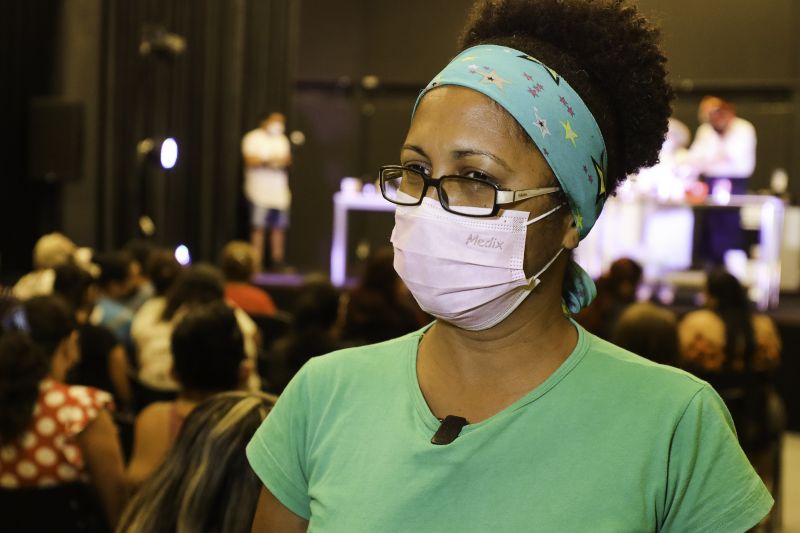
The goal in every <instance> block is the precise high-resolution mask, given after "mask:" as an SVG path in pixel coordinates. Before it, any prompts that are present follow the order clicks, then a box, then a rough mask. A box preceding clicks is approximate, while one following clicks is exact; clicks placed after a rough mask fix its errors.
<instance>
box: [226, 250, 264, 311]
mask: <svg viewBox="0 0 800 533" xmlns="http://www.w3.org/2000/svg"><path fill="white" fill-rule="evenodd" d="M221 263H222V265H221V266H222V273H223V275H224V276H225V298H226V299H228V300H229V301H231V302H233V303H235V304H236V305H237V306H238V307H240V308H241V309H243V310H244V311H245V312H246V313H248V314H250V315H260V316H275V313H276V312H277V308H276V307H275V302H273V301H272V298H271V297H270V295H269V294H267V293H266V292H265V291H264V290H262V289H260V288H259V287H256V286H255V285H252V284H251V283H250V280H251V279H252V278H253V274H255V272H256V265H257V264H258V254H257V253H256V249H255V248H253V245H252V244H250V243H248V242H244V241H232V242H229V243H228V244H227V245H226V246H225V248H223V249H222V260H221Z"/></svg>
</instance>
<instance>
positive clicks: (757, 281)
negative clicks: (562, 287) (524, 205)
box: [575, 195, 784, 310]
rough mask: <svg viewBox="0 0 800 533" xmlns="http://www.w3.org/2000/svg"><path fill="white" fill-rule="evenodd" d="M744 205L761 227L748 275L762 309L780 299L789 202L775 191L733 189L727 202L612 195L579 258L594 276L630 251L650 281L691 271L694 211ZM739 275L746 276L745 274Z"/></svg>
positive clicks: (744, 210) (746, 213)
mask: <svg viewBox="0 0 800 533" xmlns="http://www.w3.org/2000/svg"><path fill="white" fill-rule="evenodd" d="M732 207H736V208H739V209H740V210H741V213H742V218H743V220H751V221H752V220H753V219H755V223H752V222H751V223H750V224H751V226H755V227H757V229H758V231H759V247H758V253H757V254H756V257H755V258H754V261H753V262H752V265H748V266H747V267H746V268H747V272H746V276H744V277H746V278H747V279H745V280H743V281H744V282H745V283H746V284H749V285H751V289H752V291H751V297H753V299H754V301H755V302H756V304H757V306H758V307H759V309H762V310H764V309H767V308H769V307H774V306H776V305H777V304H778V295H779V292H780V278H781V239H782V231H783V223H784V202H783V201H782V200H781V199H779V198H776V197H774V196H763V195H733V196H731V197H730V200H729V201H728V202H727V203H715V202H714V201H713V199H711V198H709V199H708V200H706V201H705V202H703V203H699V204H694V203H687V202H682V201H662V200H658V199H655V198H651V197H647V196H635V197H631V198H625V199H623V198H618V197H612V198H609V200H608V201H607V202H606V205H605V208H604V209H603V213H602V215H601V216H600V218H599V220H598V221H597V223H596V224H595V226H594V228H593V229H592V231H591V232H590V233H589V235H588V236H587V237H586V238H585V239H584V240H583V241H582V242H581V243H580V245H579V246H578V248H577V249H576V251H575V260H576V261H577V262H578V263H579V264H580V265H581V266H582V267H583V268H584V269H585V270H586V271H587V272H588V273H589V274H590V275H591V276H592V277H593V278H595V279H596V278H598V277H599V276H600V275H601V274H602V273H604V272H606V271H608V268H609V266H610V265H611V263H612V262H613V261H615V260H616V259H619V258H622V257H629V258H631V259H635V260H636V261H638V262H639V263H640V264H641V265H642V267H643V269H644V278H645V281H657V280H658V279H660V278H661V277H663V276H665V275H667V274H669V273H671V272H679V271H686V270H688V269H690V268H691V264H692V245H693V232H694V219H695V212H696V211H697V210H700V209H709V210H716V209H730V208H732ZM740 277H742V276H741V275H740Z"/></svg>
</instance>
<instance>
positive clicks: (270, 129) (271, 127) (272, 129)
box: [267, 122, 286, 135]
mask: <svg viewBox="0 0 800 533" xmlns="http://www.w3.org/2000/svg"><path fill="white" fill-rule="evenodd" d="M284 131H286V127H285V126H284V125H283V124H282V123H280V122H270V123H269V124H268V125H267V133H270V134H272V135H281V134H282V133H283V132H284Z"/></svg>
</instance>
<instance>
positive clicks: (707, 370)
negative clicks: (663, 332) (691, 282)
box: [678, 269, 785, 489]
mask: <svg viewBox="0 0 800 533" xmlns="http://www.w3.org/2000/svg"><path fill="white" fill-rule="evenodd" d="M705 291H706V307H707V308H706V309H701V310H698V311H692V312H690V313H688V314H687V315H686V316H685V317H684V318H683V320H681V322H680V324H679V326H678V334H679V338H680V348H681V362H682V365H683V367H684V368H686V369H687V370H690V371H691V372H693V373H695V374H697V375H698V376H700V377H702V378H703V379H705V380H706V381H708V382H709V383H711V385H713V386H714V388H715V389H716V390H717V392H718V393H719V395H720V396H722V399H723V400H725V404H726V405H727V406H728V409H729V410H730V412H731V416H732V417H733V421H734V424H735V426H736V433H737V436H738V437H739V442H740V444H741V446H742V449H743V450H744V451H745V453H746V454H747V455H748V457H749V458H750V461H751V463H753V466H754V467H755V468H756V471H758V473H759V474H760V475H761V477H762V479H764V482H765V484H766V485H767V487H770V489H772V487H771V485H772V481H773V480H772V475H773V473H774V466H775V465H774V463H773V461H774V459H775V455H774V453H773V452H774V445H775V444H776V442H777V439H779V437H780V434H781V433H782V432H783V429H784V426H785V413H784V408H783V404H782V402H781V400H780V398H779V397H778V395H777V393H776V392H775V390H774V387H773V377H772V374H773V371H775V370H776V369H777V368H778V366H779V365H780V353H781V339H780V335H779V334H778V330H777V328H776V327H775V324H774V323H773V322H772V319H770V318H769V317H768V316H766V315H761V314H755V313H753V312H752V311H751V304H750V301H749V300H748V299H747V292H746V290H745V288H744V287H742V285H741V284H740V283H739V280H738V279H736V277H735V276H733V275H732V274H730V273H728V272H726V271H725V270H724V269H718V270H714V271H712V272H711V273H709V274H708V279H707V281H706V290H705Z"/></svg>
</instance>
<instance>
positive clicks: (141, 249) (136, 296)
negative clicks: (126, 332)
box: [123, 239, 156, 313]
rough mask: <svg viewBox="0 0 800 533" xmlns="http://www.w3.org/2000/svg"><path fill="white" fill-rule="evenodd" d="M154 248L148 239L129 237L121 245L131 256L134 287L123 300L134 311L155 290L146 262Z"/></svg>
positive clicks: (152, 294) (150, 296)
mask: <svg viewBox="0 0 800 533" xmlns="http://www.w3.org/2000/svg"><path fill="white" fill-rule="evenodd" d="M155 248H156V247H155V244H154V243H153V241H151V240H149V239H131V240H130V241H128V242H127V243H125V246H124V247H123V250H124V251H126V252H128V253H129V254H130V255H131V257H133V285H134V287H135V289H134V291H133V292H132V293H131V295H130V296H129V297H128V298H127V299H126V300H125V305H126V306H127V307H128V308H129V309H130V310H131V311H133V312H134V313H135V312H136V311H138V310H139V308H140V307H141V306H142V304H143V303H144V302H146V301H147V300H149V299H150V298H152V297H153V296H154V295H155V292H156V290H155V287H154V286H153V283H152V281H151V280H150V276H149V273H148V271H147V262H148V261H149V259H150V254H151V253H152V252H153V251H154V250H155Z"/></svg>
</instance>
